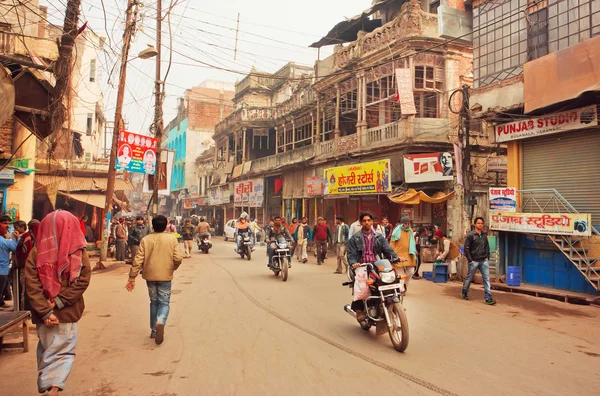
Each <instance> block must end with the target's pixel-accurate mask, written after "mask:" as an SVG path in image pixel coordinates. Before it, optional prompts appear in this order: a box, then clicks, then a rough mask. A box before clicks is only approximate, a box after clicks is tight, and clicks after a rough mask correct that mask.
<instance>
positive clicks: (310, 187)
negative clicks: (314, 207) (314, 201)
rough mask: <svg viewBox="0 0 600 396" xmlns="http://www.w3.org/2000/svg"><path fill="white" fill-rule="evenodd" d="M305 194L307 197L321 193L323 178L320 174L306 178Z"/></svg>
mask: <svg viewBox="0 0 600 396" xmlns="http://www.w3.org/2000/svg"><path fill="white" fill-rule="evenodd" d="M306 194H307V195H308V196H309V197H317V196H319V195H323V178H322V177H321V176H312V177H307V178H306Z"/></svg>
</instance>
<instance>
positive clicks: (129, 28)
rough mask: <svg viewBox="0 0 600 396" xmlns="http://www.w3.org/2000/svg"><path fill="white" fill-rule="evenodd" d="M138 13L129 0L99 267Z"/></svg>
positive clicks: (103, 255)
mask: <svg viewBox="0 0 600 396" xmlns="http://www.w3.org/2000/svg"><path fill="white" fill-rule="evenodd" d="M137 13H138V2H137V0H127V15H126V17H125V33H124V34H123V49H122V52H121V69H120V71H119V89H118V91H117V106H116V109H115V118H114V127H113V136H112V146H111V151H110V161H109V165H108V180H107V183H106V204H105V206H104V219H103V222H102V227H101V230H102V232H101V235H102V248H101V250H100V262H99V263H98V267H99V268H102V267H104V265H103V264H102V262H103V261H106V258H107V256H108V230H109V229H110V225H109V224H108V223H109V219H110V218H111V213H112V201H113V195H114V194H115V176H116V172H117V171H116V165H117V151H118V146H119V131H120V129H121V125H122V122H123V114H122V112H123V100H124V98H125V82H126V80H127V58H128V57H129V49H130V48H131V40H132V39H133V34H134V32H135V25H136V20H137Z"/></svg>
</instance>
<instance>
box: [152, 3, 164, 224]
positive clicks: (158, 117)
mask: <svg viewBox="0 0 600 396" xmlns="http://www.w3.org/2000/svg"><path fill="white" fill-rule="evenodd" d="M156 51H157V54H156V80H155V81H154V90H155V92H154V95H155V96H154V100H155V105H154V136H155V137H156V166H155V167H154V169H155V171H154V189H153V191H152V216H158V207H159V202H158V189H159V186H160V180H161V177H162V158H161V147H160V146H161V143H162V135H163V128H164V125H163V107H162V102H163V82H162V81H161V73H160V63H161V52H162V0H156Z"/></svg>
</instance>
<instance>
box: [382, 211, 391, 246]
mask: <svg viewBox="0 0 600 396" xmlns="http://www.w3.org/2000/svg"><path fill="white" fill-rule="evenodd" d="M381 227H383V231H384V236H385V239H386V241H388V243H389V242H390V241H391V240H392V231H393V230H392V225H391V224H390V220H389V219H388V218H387V217H384V218H383V219H381Z"/></svg>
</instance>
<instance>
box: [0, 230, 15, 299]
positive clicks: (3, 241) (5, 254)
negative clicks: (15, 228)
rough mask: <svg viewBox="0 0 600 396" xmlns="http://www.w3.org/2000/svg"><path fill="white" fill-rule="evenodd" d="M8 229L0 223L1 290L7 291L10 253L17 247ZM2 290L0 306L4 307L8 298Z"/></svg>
mask: <svg viewBox="0 0 600 396" xmlns="http://www.w3.org/2000/svg"><path fill="white" fill-rule="evenodd" d="M6 231H7V230H6V226H5V225H4V224H2V223H0V291H2V292H4V291H6V286H7V285H8V284H9V282H8V279H9V278H8V277H9V273H10V253H11V252H12V253H14V252H15V251H16V249H17V244H16V243H14V242H13V240H12V239H10V238H7V237H6V235H7V232H6ZM2 292H0V308H4V307H5V306H6V303H5V302H4V300H5V299H7V300H8V298H7V297H6V295H5V293H2ZM11 298H12V297H11Z"/></svg>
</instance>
